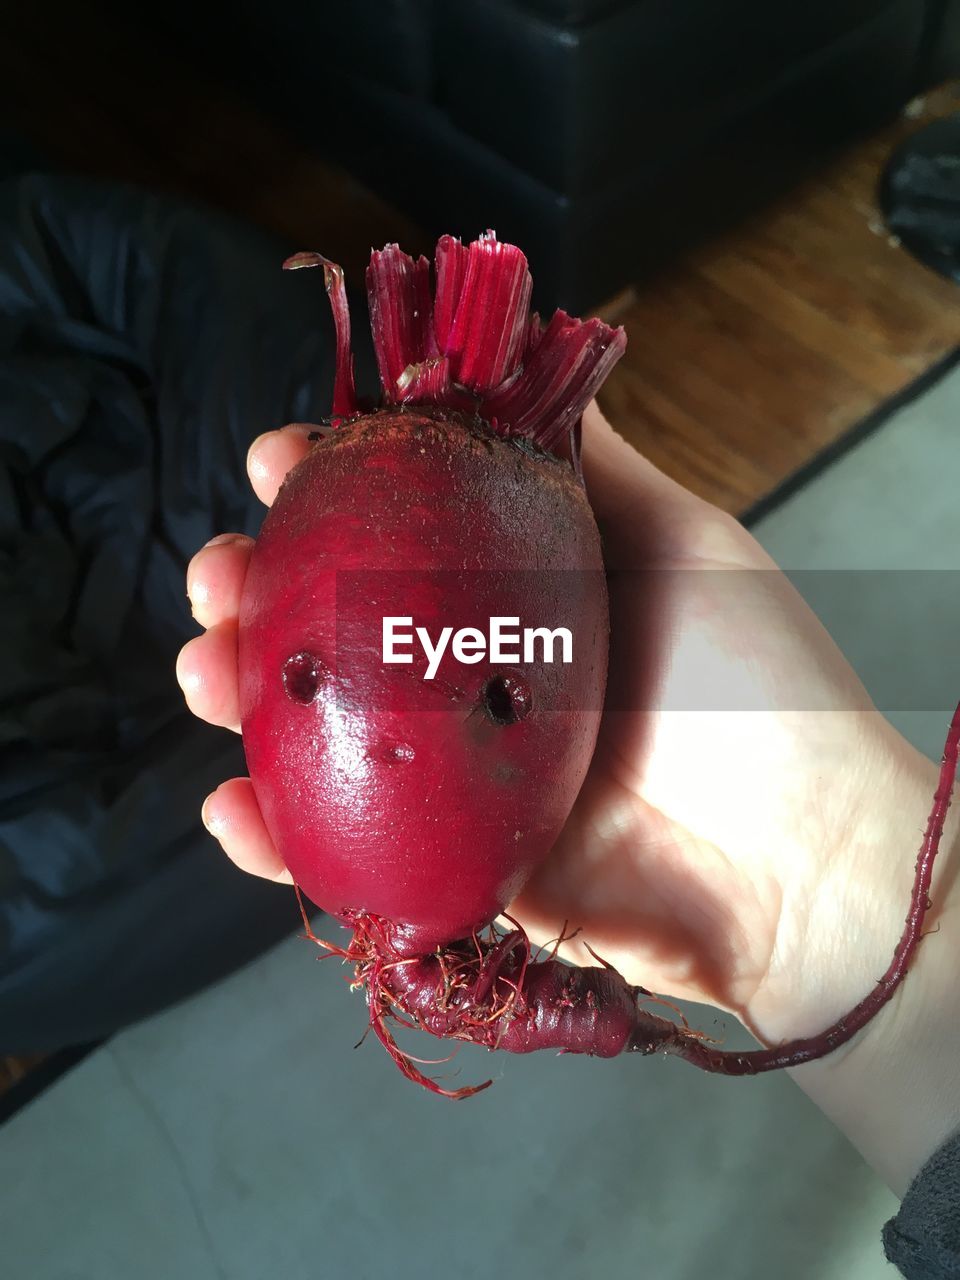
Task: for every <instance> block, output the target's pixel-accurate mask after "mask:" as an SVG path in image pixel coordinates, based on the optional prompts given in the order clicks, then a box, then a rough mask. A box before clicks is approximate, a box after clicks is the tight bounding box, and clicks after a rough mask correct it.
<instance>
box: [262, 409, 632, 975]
mask: <svg viewBox="0 0 960 1280" xmlns="http://www.w3.org/2000/svg"><path fill="white" fill-rule="evenodd" d="M385 615H391V616H412V617H413V620H414V625H415V626H417V625H422V626H425V627H427V629H428V631H429V632H430V634H431V635H432V636H436V634H437V633H438V632H439V631H440V629H441V627H442V626H445V625H452V626H454V628H458V627H460V626H464V625H476V626H477V627H478V628H481V629H482V628H484V627H486V624H487V621H488V619H489V618H490V617H493V616H503V617H519V618H520V619H521V625H526V624H527V623H529V624H530V625H550V626H557V625H565V626H567V627H568V628H569V629H570V630H571V632H572V633H573V637H574V647H573V658H574V661H573V663H572V664H570V665H564V664H562V663H560V662H558V661H557V662H554V663H552V664H546V663H544V662H542V661H537V662H534V663H532V664H509V665H504V664H502V663H492V662H490V661H489V657H484V659H483V661H482V662H479V663H476V664H472V665H465V664H463V663H461V662H459V661H457V659H456V658H455V657H454V655H453V654H452V653H451V652H450V650H449V648H448V651H447V653H446V654H445V655H444V658H443V660H442V662H441V664H440V667H439V669H438V671H437V675H436V678H435V679H433V680H431V681H425V680H423V679H422V675H423V668H424V661H423V660H421V658H420V656H419V650H418V648H416V647H414V648H413V649H412V650H408V651H411V652H412V653H413V654H414V662H413V663H412V664H410V665H404V666H389V667H388V666H385V665H384V662H383V654H382V647H381V645H382V619H383V617H384V616H385ZM607 645H608V622H607V599H606V587H605V581H604V576H603V567H602V560H601V551H600V539H599V535H598V533H597V529H596V525H595V522H594V519H593V516H592V514H591V511H590V507H589V504H588V502H587V498H586V495H585V493H584V490H583V488H582V486H581V484H580V483H579V482H578V480H577V478H576V476H575V474H574V472H573V470H572V469H571V467H570V466H569V465H568V464H567V463H564V462H561V461H559V460H558V459H556V458H553V457H550V456H548V455H546V454H542V453H541V452H540V451H539V450H537V449H535V448H534V447H532V446H530V445H529V444H528V443H526V442H520V443H517V442H513V441H511V440H506V439H503V438H502V437H500V436H498V435H496V434H495V433H494V432H492V431H491V430H489V428H487V427H486V426H485V425H484V424H482V423H480V422H479V421H478V420H471V419H468V418H465V417H461V416H459V415H457V414H456V413H454V412H452V411H450V410H445V411H443V412H442V413H441V412H439V411H436V410H429V409H428V410H422V411H420V410H417V409H385V410H381V411H380V412H378V413H375V414H371V415H370V416H368V417H365V418H360V419H357V420H354V421H351V422H347V423H344V424H343V425H342V426H340V427H338V429H337V430H336V431H335V432H334V433H332V434H330V435H328V436H326V437H324V438H323V439H321V440H319V441H318V442H317V444H316V445H315V446H314V449H313V450H312V452H311V453H310V454H309V455H308V456H307V458H306V459H305V460H304V461H303V462H302V463H301V464H300V465H299V466H298V467H296V468H295V470H294V471H293V472H291V474H290V475H289V476H288V478H287V480H286V482H285V483H284V485H283V488H282V490H281V492H280V494H279V496H278V498H277V500H276V502H275V504H274V506H273V507H272V509H271V510H270V512H269V514H268V516H267V518H266V520H265V522H264V526H263V529H262V532H261V534H260V537H259V539H258V541H257V544H256V547H255V550H254V553H253V559H252V562H251V565H250V570H249V575H248V578H247V583H246V587H245V592H244V598H243V604H242V609H241V618H240V681H241V685H240V688H241V713H242V727H243V738H244V746H245V748H246V753H247V760H248V764H249V768H250V775H251V777H252V779H253V784H254V787H255V790H256V794H257V798H258V800H259V803H260V806H261V809H262V810H263V815H264V818H265V821H266V824H267V828H268V830H269V831H270V834H271V836H272V837H273V839H274V841H275V843H276V844H277V847H278V848H279V850H280V853H281V855H282V857H283V858H284V861H285V862H286V864H287V866H288V867H289V869H290V871H291V872H292V874H293V876H294V878H295V880H296V881H297V883H298V884H299V885H300V886H301V888H302V889H303V891H304V892H305V893H306V895H307V896H308V897H309V898H310V899H311V900H312V901H313V902H315V903H316V904H317V905H318V906H320V907H323V908H324V909H325V910H327V911H328V912H330V913H331V914H333V915H336V916H338V917H340V918H344V916H345V914H348V913H351V912H357V911H364V912H370V913H372V914H375V915H377V916H379V917H382V918H385V919H386V920H388V921H390V922H393V926H394V931H393V934H392V938H391V945H392V947H393V949H394V950H395V951H397V952H399V953H401V954H405V955H417V954H423V953H425V952H427V951H429V950H431V949H432V948H433V947H435V946H437V945H440V944H443V943H446V942H449V941H451V940H453V939H456V938H461V937H464V936H467V935H469V933H470V932H471V931H472V930H473V929H479V928H480V927H482V926H483V925H485V924H487V923H488V922H489V921H491V920H492V919H493V918H494V917H495V916H496V915H497V914H498V913H499V912H500V911H501V910H502V909H503V908H504V907H505V906H506V905H507V904H508V903H509V902H510V900H511V899H512V898H513V897H514V895H515V894H516V893H517V892H518V891H519V890H520V888H521V887H522V886H523V884H524V882H525V881H526V879H527V878H528V876H529V875H530V873H531V871H532V870H533V869H534V868H535V867H536V866H537V864H538V863H539V862H540V861H541V860H542V859H543V858H544V857H545V855H546V854H547V853H548V852H549V850H550V848H551V846H552V845H553V843H554V841H555V840H556V837H557V835H558V833H559V831H560V829H561V827H562V825H563V823H564V821H565V820H566V817H567V814H568V812H569V810H570V808H571V806H572V803H573V801H574V799H575V797H576V795H577V792H578V790H579V788H580V785H581V783H582V781H583V778H584V775H585V773H586V770H587V767H588V765H589V763H590V758H591V755H592V752H593V749H594V745H595V741H596V735H597V729H598V724H599V717H600V708H601V705H602V700H603V689H604V684H605V679H606V664H607Z"/></svg>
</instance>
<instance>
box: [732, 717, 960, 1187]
mask: <svg viewBox="0 0 960 1280" xmlns="http://www.w3.org/2000/svg"><path fill="white" fill-rule="evenodd" d="M863 761H864V765H863V770H862V782H863V786H864V794H863V802H862V803H858V804H856V805H854V806H853V808H852V810H851V820H852V823H853V825H852V826H851V829H850V831H849V835H848V839H847V840H846V841H845V842H844V844H843V847H842V848H841V847H838V848H837V849H836V850H835V852H834V856H833V857H832V858H831V859H830V861H829V865H828V866H827V867H826V869H825V871H824V874H823V875H822V877H821V878H820V880H819V882H818V884H817V885H816V886H815V888H814V889H813V890H812V891H811V893H810V898H809V910H808V912H807V913H806V915H805V916H804V917H802V919H803V930H802V935H801V936H802V939H803V943H804V946H803V949H802V950H799V951H795V952H794V957H793V961H792V963H791V964H790V966H789V968H790V970H791V971H792V973H793V974H794V975H795V986H797V985H799V984H801V983H802V989H799V990H797V991H796V992H795V998H794V999H793V1000H790V1001H785V1000H784V999H783V995H782V991H783V988H782V986H781V988H780V990H781V996H780V999H779V1003H778V1005H777V1006H776V1008H774V1007H773V1006H769V1007H768V1008H765V1007H764V1002H763V999H762V998H761V1000H759V1001H758V1002H757V1004H756V1005H755V1006H752V1007H751V1014H752V1015H753V1026H752V1029H753V1030H754V1031H755V1032H756V1033H757V1034H759V1035H760V1036H761V1037H762V1038H763V1040H764V1041H765V1042H767V1043H771V1042H777V1041H780V1040H784V1039H791V1038H794V1037H796V1036H806V1035H810V1034H814V1033H816V1032H818V1031H821V1030H823V1029H825V1028H826V1027H827V1026H829V1025H830V1024H831V1023H833V1022H834V1021H836V1019H837V1018H839V1017H841V1016H842V1015H843V1014H845V1013H846V1012H848V1011H849V1010H850V1009H851V1008H852V1007H853V1006H854V1005H856V1004H857V1003H858V1002H859V1001H860V1000H861V999H862V997H863V996H864V995H866V994H867V993H868V991H869V990H870V989H871V987H872V986H873V984H875V983H876V981H877V979H878V978H879V977H880V975H881V974H882V973H883V972H884V971H885V970H886V969H887V966H888V965H889V963H890V960H891V957H892V955H893V950H894V947H895V945H896V943H897V941H898V940H899V938H900V935H901V933H902V931H903V926H904V918H905V916H906V913H907V908H908V904H909V901H910V895H911V889H912V885H913V878H914V872H915V861H916V854H917V850H918V849H919V846H920V841H921V838H922V831H923V827H924V824H925V821H926V817H927V814H928V813H929V809H930V806H931V803H932V800H933V795H934V791H935V789H936V785H937V774H938V770H937V768H936V766H934V765H933V764H932V762H931V761H929V760H927V759H925V758H924V757H923V756H921V755H920V754H919V753H918V752H916V751H915V750H914V749H913V748H912V747H911V746H909V744H907V743H906V742H905V741H904V740H903V739H902V738H900V737H899V735H897V734H896V733H895V732H894V731H893V730H892V729H891V728H890V727H889V726H888V725H886V724H885V723H884V724H883V732H881V733H880V734H879V735H876V734H874V735H872V736H871V739H870V741H869V743H868V746H867V748H866V751H865V754H864V756H863ZM958 857H960V805H958V804H957V802H956V801H955V802H954V805H953V806H952V808H951V810H950V812H949V813H948V817H947V826H946V829H945V831H944V836H943V839H942V841H941V847H940V852H939V855H938V857H937V860H936V863H935V865H934V871H933V882H932V886H931V891H930V899H931V904H932V905H931V909H930V911H929V912H928V915H927V918H926V920H925V922H924V935H925V936H924V937H923V938H922V939H921V941H920V944H919V946H918V947H917V950H916V952H915V953H914V956H913V959H912V961H911V963H910V967H909V970H908V972H907V975H906V977H905V979H904V981H903V982H902V984H901V985H900V987H899V988H898V990H897V991H896V993H895V994H894V996H893V997H892V999H891V1000H890V1001H889V1003H888V1004H886V1005H885V1006H884V1008H883V1009H882V1010H881V1011H880V1013H879V1014H877V1016H876V1017H875V1018H874V1019H873V1020H872V1021H871V1022H870V1024H869V1025H868V1026H867V1027H865V1028H864V1029H863V1030H862V1031H861V1032H860V1033H859V1034H858V1035H857V1036H856V1037H855V1038H854V1039H853V1040H852V1041H851V1042H850V1044H849V1045H846V1046H844V1047H843V1048H841V1049H839V1050H837V1051H836V1052H835V1053H834V1054H831V1055H830V1056H829V1057H828V1058H826V1059H823V1060H821V1061H819V1062H815V1063H811V1064H808V1065H807V1066H804V1067H800V1068H797V1069H796V1070H795V1071H794V1072H793V1073H792V1074H794V1078H795V1079H796V1081H797V1083H798V1084H799V1085H800V1086H801V1088H803V1089H804V1091H805V1092H806V1093H807V1094H808V1095H809V1096H810V1097H811V1098H812V1099H813V1101H814V1102H816V1103H817V1104H818V1105H819V1106H820V1107H821V1109H822V1110H823V1111H824V1112H825V1113H826V1114H828V1115H829V1116H830V1117H831V1119H833V1120H834V1122H835V1123H836V1124H837V1125H838V1127H839V1128H840V1129H841V1130H842V1131H843V1132H844V1133H845V1134H846V1135H847V1137H848V1138H850V1140H851V1141H852V1142H853V1143H854V1145H856V1146H857V1147H858V1148H859V1150H860V1151H861V1153H862V1154H863V1155H864V1157H865V1158H866V1159H867V1160H868V1162H869V1163H870V1164H871V1165H872V1166H873V1167H874V1168H875V1169H876V1171H877V1172H878V1173H879V1174H880V1176H881V1177H882V1178H883V1179H884V1180H885V1181H886V1182H887V1183H888V1184H889V1185H890V1186H891V1188H892V1189H893V1190H894V1191H895V1192H896V1193H897V1194H902V1193H903V1191H904V1190H905V1188H906V1186H907V1184H908V1183H909V1181H910V1179H911V1178H912V1177H913V1176H914V1174H915V1173H916V1172H917V1171H918V1170H919V1169H920V1168H921V1166H922V1165H923V1164H924V1163H925V1161H926V1160H927V1159H928V1158H929V1156H930V1155H932V1154H933V1152H934V1151H935V1150H936V1149H937V1147H938V1146H939V1145H940V1144H941V1143H942V1142H943V1141H945V1140H946V1138H947V1137H948V1136H949V1135H950V1133H951V1132H953V1131H954V1129H956V1128H957V1127H958V1126H960V1065H958V1064H960V984H958V983H957V981H956V974H957V969H958V965H960V884H958V877H957V864H958ZM798 957H799V959H798Z"/></svg>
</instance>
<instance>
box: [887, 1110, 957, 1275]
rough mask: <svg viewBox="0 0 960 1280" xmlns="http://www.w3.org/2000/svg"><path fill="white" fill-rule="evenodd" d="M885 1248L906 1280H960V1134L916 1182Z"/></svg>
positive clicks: (893, 1222)
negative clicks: (958, 1278) (959, 1279)
mask: <svg viewBox="0 0 960 1280" xmlns="http://www.w3.org/2000/svg"><path fill="white" fill-rule="evenodd" d="M883 1248H884V1252H885V1253H886V1255H887V1260H888V1261H889V1262H892V1263H893V1264H894V1265H895V1266H897V1267H899V1269H900V1271H901V1272H902V1273H903V1275H905V1276H906V1277H907V1280H956V1278H957V1277H960V1129H958V1130H957V1132H956V1133H955V1134H954V1135H953V1137H952V1138H950V1139H949V1141H947V1142H945V1143H944V1145H943V1146H942V1147H941V1148H940V1149H939V1151H937V1152H936V1153H935V1154H934V1155H933V1156H931V1158H930V1159H929V1160H928V1161H927V1163H926V1164H925V1165H924V1166H923V1168H922V1169H921V1170H920V1172H919V1173H918V1174H917V1176H916V1177H915V1178H914V1180H913V1182H911V1184H910V1186H909V1188H908V1190H907V1194H906V1195H905V1196H904V1199H903V1204H902V1205H901V1206H900V1212H899V1213H898V1214H897V1216H896V1217H895V1218H891V1219H890V1221H889V1222H888V1223H887V1224H886V1225H885V1226H884V1228H883Z"/></svg>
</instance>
